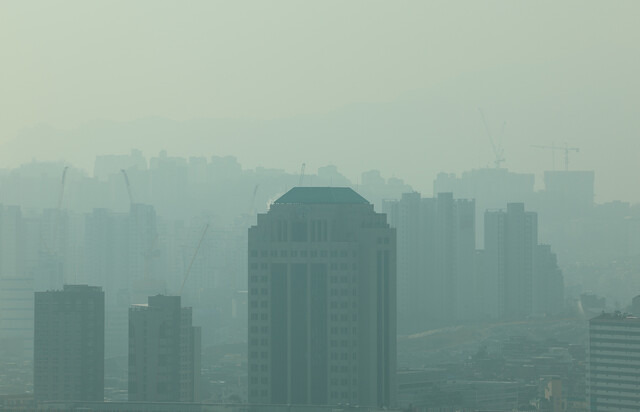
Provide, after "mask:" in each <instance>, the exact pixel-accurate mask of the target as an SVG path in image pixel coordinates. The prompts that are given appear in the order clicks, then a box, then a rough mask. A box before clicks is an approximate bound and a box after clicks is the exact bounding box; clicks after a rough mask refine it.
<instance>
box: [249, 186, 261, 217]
mask: <svg viewBox="0 0 640 412" xmlns="http://www.w3.org/2000/svg"><path fill="white" fill-rule="evenodd" d="M259 187H260V183H258V184H257V185H256V187H254V188H253V195H251V203H249V213H250V214H251V213H254V212H255V209H254V207H253V206H254V205H255V203H256V194H257V193H258V188H259Z"/></svg>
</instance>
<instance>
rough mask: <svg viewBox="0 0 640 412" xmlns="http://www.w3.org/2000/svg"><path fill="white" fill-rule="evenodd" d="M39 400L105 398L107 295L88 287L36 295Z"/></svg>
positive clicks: (76, 286) (36, 392) (37, 388)
mask: <svg viewBox="0 0 640 412" xmlns="http://www.w3.org/2000/svg"><path fill="white" fill-rule="evenodd" d="M33 386H34V394H35V399H36V401H47V400H80V401H83V400H86V401H102V400H103V399H104V292H103V291H102V289H101V288H99V287H95V286H87V285H65V286H64V288H63V290H61V291H49V292H36V293H35V329H34V385H33Z"/></svg>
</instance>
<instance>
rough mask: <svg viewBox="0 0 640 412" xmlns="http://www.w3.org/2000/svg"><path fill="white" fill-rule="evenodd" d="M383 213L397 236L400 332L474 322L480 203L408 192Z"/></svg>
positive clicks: (441, 195) (388, 202)
mask: <svg viewBox="0 0 640 412" xmlns="http://www.w3.org/2000/svg"><path fill="white" fill-rule="evenodd" d="M383 211H384V212H386V213H387V214H388V215H389V223H390V224H391V226H393V227H395V228H396V229H397V231H398V327H399V330H400V331H401V332H402V333H411V332H416V331H421V330H425V329H428V328H430V327H436V326H439V325H443V324H450V323H453V322H457V321H462V320H467V319H472V318H473V317H474V315H475V314H476V311H475V300H476V299H475V295H476V293H475V276H474V255H475V202H474V201H473V200H466V199H454V198H453V195H452V194H451V193H439V194H438V196H437V197H435V198H422V197H421V196H420V193H417V192H413V193H404V194H403V195H402V198H401V199H400V200H394V201H385V202H384V203H383Z"/></svg>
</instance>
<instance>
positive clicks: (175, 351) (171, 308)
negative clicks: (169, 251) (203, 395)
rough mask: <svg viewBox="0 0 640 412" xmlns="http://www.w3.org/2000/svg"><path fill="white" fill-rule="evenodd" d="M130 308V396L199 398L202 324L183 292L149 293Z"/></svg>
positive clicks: (165, 399)
mask: <svg viewBox="0 0 640 412" xmlns="http://www.w3.org/2000/svg"><path fill="white" fill-rule="evenodd" d="M148 302H149V303H148V304H140V305H132V306H131V308H130V309H129V400H130V401H145V402H196V401H198V400H199V397H200V364H201V362H200V328H199V327H194V326H193V325H192V317H191V308H183V307H181V306H180V296H163V295H157V296H149V300H148Z"/></svg>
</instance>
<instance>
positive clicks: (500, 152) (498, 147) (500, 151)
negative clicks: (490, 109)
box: [478, 108, 507, 169]
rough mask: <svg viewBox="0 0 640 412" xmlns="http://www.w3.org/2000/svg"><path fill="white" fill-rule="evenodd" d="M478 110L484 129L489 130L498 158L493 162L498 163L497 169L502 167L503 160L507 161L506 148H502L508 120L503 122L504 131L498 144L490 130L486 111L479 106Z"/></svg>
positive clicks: (488, 134)
mask: <svg viewBox="0 0 640 412" xmlns="http://www.w3.org/2000/svg"><path fill="white" fill-rule="evenodd" d="M478 111H479V112H480V117H482V123H483V124H484V130H485V131H486V132H487V136H488V137H489V141H490V142H491V148H492V149H493V155H494V156H495V157H496V159H495V160H494V161H493V163H494V164H495V165H496V169H500V165H501V164H502V162H504V161H505V158H504V149H503V148H502V134H504V127H505V125H506V124H507V122H504V123H502V132H501V135H500V140H499V141H498V144H497V145H496V143H495V142H494V140H493V137H492V136H491V131H490V130H489V125H488V124H487V120H486V119H485V117H484V113H483V112H482V109H481V108H478Z"/></svg>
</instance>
